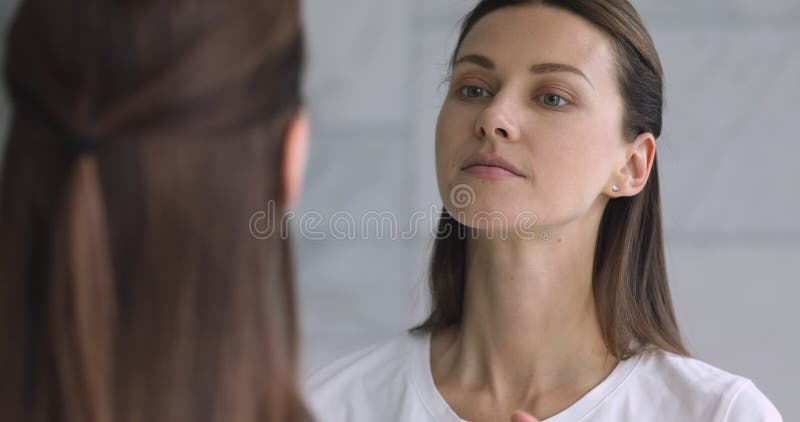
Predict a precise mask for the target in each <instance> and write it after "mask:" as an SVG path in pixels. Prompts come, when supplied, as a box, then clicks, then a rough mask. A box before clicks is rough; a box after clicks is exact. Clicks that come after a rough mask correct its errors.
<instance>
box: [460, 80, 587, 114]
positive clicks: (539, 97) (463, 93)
mask: <svg viewBox="0 0 800 422" xmlns="http://www.w3.org/2000/svg"><path fill="white" fill-rule="evenodd" d="M469 89H479V90H481V91H483V92H485V93H487V94H489V95H479V96H470V95H467V94H466V92H467V90H469ZM458 95H459V97H461V98H463V99H467V100H470V99H475V98H483V97H487V96H491V95H492V94H491V93H490V92H489V91H488V90H487V89H484V88H481V87H479V86H476V85H464V86H462V87H461V88H459V89H458ZM547 96H553V97H558V98H559V99H560V100H562V101H563V103H564V104H560V105H557V106H553V105H549V104H545V103H544V101H542V99H543V98H544V97H547ZM536 99H537V100H539V103H540V104H542V105H544V106H545V107H548V108H551V109H556V108H561V107H565V106H568V105H572V101H570V100H568V99H567V98H565V97H564V96H563V95H559V94H555V93H552V92H548V93H545V94H542V95H537V96H536Z"/></svg>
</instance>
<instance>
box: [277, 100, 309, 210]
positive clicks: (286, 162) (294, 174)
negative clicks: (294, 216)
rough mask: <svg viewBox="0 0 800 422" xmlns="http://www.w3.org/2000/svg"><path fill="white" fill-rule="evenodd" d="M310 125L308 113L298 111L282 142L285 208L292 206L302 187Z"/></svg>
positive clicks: (303, 110)
mask: <svg viewBox="0 0 800 422" xmlns="http://www.w3.org/2000/svg"><path fill="white" fill-rule="evenodd" d="M309 127H310V124H309V121H308V113H307V112H306V110H305V109H302V110H300V111H299V112H298V113H297V115H295V116H294V117H293V118H292V121H291V122H290V123H289V128H288V130H287V131H286V139H284V140H283V142H284V146H283V169H282V171H283V183H284V185H283V192H284V198H283V201H284V204H285V206H286V208H291V207H292V206H294V204H295V202H296V201H297V198H298V197H299V195H300V188H301V187H302V185H303V174H304V173H305V169H306V160H307V159H308V144H309V133H310V128H309Z"/></svg>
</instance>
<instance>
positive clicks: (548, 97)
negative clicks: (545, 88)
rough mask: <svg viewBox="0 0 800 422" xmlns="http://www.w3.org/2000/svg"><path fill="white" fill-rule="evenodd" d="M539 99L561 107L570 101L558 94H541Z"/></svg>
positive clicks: (548, 104)
mask: <svg viewBox="0 0 800 422" xmlns="http://www.w3.org/2000/svg"><path fill="white" fill-rule="evenodd" d="M539 101H541V102H542V103H543V104H544V105H546V106H550V107H561V106H565V105H567V104H569V101H567V100H565V99H564V97H562V96H560V95H556V94H544V95H540V96H539Z"/></svg>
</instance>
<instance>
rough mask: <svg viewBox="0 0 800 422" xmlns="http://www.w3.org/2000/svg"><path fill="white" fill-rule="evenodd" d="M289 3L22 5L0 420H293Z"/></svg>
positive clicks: (3, 289) (7, 208)
mask: <svg viewBox="0 0 800 422" xmlns="http://www.w3.org/2000/svg"><path fill="white" fill-rule="evenodd" d="M299 19H300V18H299V5H298V4H297V2H296V1H295V0H260V1H259V0H231V1H225V2H220V1H217V0H167V1H165V0H158V1H156V0H137V1H135V2H134V1H129V0H117V1H102V0H65V1H61V2H56V3H54V2H47V1H43V0H25V1H24V2H23V4H22V5H21V7H20V9H19V10H18V13H17V15H16V18H15V20H14V22H13V24H12V28H11V31H10V33H9V36H8V40H7V58H6V68H5V76H6V82H7V84H8V87H9V90H10V93H11V103H12V107H13V116H12V127H11V132H10V135H9V138H8V143H7V150H6V154H5V162H4V165H3V173H2V180H0V182H1V184H0V280H2V281H1V282H0V372H1V373H3V377H4V382H3V386H2V387H0V388H1V390H0V419H1V420H8V421H12V420H14V421H23V420H24V421H71V422H78V421H80V422H96V421H111V420H113V421H120V422H123V421H142V420H149V421H162V420H164V421H165V420H169V421H192V422H197V421H223V420H224V421H231V422H239V421H242V422H244V421H248V422H250V421H282V422H283V421H295V420H305V419H307V416H306V413H305V410H304V408H303V406H302V404H301V400H300V398H299V396H298V392H297V388H296V385H295V384H296V381H295V378H296V362H295V360H296V357H295V351H296V350H295V344H296V322H295V310H294V293H293V288H292V286H293V282H292V270H291V265H290V262H291V259H290V258H291V257H290V253H289V245H288V241H287V239H286V238H285V237H284V236H277V235H276V236H270V237H269V238H267V239H257V238H256V237H254V236H253V235H252V234H251V231H250V227H249V222H250V216H251V215H252V214H253V213H254V212H255V211H258V210H263V209H264V208H265V207H267V206H268V204H277V206H275V207H273V208H271V210H272V211H273V212H272V213H271V214H270V215H269V216H268V217H269V220H268V222H267V224H272V225H273V227H274V226H275V225H277V224H278V222H279V221H280V217H281V215H280V212H281V211H282V209H283V205H282V202H281V198H283V197H284V192H283V186H284V181H283V180H282V171H281V166H282V156H283V148H284V143H283V139H284V135H285V132H286V131H287V127H288V125H289V123H290V121H291V119H292V118H293V117H294V116H295V115H296V113H297V111H298V108H299V106H300V102H301V99H300V76H301V75H300V73H301V68H302V61H303V60H302V56H303V51H302V50H303V48H302V36H301V32H300V24H299Z"/></svg>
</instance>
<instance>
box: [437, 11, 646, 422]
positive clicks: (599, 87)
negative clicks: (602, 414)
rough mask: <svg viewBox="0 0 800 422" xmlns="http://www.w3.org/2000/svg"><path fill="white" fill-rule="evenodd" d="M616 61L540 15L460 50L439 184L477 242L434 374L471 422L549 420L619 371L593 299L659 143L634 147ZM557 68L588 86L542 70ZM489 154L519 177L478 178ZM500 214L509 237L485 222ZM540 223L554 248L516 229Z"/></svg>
mask: <svg viewBox="0 0 800 422" xmlns="http://www.w3.org/2000/svg"><path fill="white" fill-rule="evenodd" d="M614 54H615V53H614V50H613V48H612V44H611V41H610V40H609V39H608V37H607V36H606V35H605V34H604V33H603V32H602V31H601V30H599V29H597V28H595V27H594V26H592V24H590V23H589V22H587V21H585V20H584V19H582V18H581V17H579V16H576V15H573V14H571V13H569V12H566V11H563V10H560V9H555V8H552V7H549V6H536V5H524V6H514V7H507V8H503V9H500V10H498V11H495V12H492V13H491V14H489V15H488V16H486V17H484V18H483V19H481V20H480V21H479V22H478V23H477V24H476V26H475V27H474V28H473V29H472V31H470V33H469V34H468V35H467V37H466V38H465V40H464V43H463V44H462V46H461V48H460V50H459V58H458V59H457V64H456V65H455V67H454V69H453V75H452V79H451V83H450V90H449V93H448V95H447V98H446V100H445V102H444V104H443V106H442V110H441V112H440V115H439V121H438V124H437V130H436V165H437V177H438V181H439V189H440V192H442V198H443V200H444V202H445V206H446V207H447V209H448V210H450V211H451V213H452V214H453V215H454V217H455V218H457V219H458V220H459V221H460V222H461V223H462V224H465V225H467V226H469V227H471V228H472V230H473V231H474V233H476V234H477V238H476V239H473V238H470V239H469V240H468V243H467V272H466V293H465V302H464V317H463V321H462V323H461V324H460V325H459V326H457V327H454V328H452V329H450V330H447V331H441V332H436V333H434V334H433V336H432V339H431V362H430V363H431V370H432V373H433V377H434V381H435V384H436V386H437V388H438V390H439V392H440V393H441V394H442V396H443V397H444V399H445V401H447V403H448V404H449V405H450V407H451V408H452V409H453V410H454V411H455V412H456V413H457V414H458V415H459V416H460V417H461V418H462V419H466V420H469V421H472V422H482V421H487V422H488V421H492V422H496V421H498V420H513V421H516V422H530V421H532V420H533V421H535V420H536V419H535V418H534V415H535V417H538V418H539V419H542V420H544V419H546V418H548V417H551V416H553V415H556V414H558V413H559V412H561V411H563V410H564V409H566V408H568V407H569V406H571V405H572V404H574V403H575V402H576V401H577V400H579V399H580V398H581V397H582V396H584V395H585V394H586V393H587V392H589V391H590V390H591V389H593V388H594V387H596V386H597V385H598V384H600V383H601V382H602V381H603V380H604V379H605V378H606V377H607V376H608V374H610V373H611V371H612V370H613V369H614V368H615V367H616V365H617V363H618V361H617V359H616V358H614V357H613V356H612V355H611V354H610V353H609V352H608V350H607V348H606V346H605V344H604V342H603V337H602V335H601V332H600V326H599V323H598V319H597V314H596V311H595V307H594V300H593V296H592V265H593V258H594V251H595V243H596V236H597V229H598V227H599V224H600V218H601V216H602V212H603V210H604V208H605V205H606V204H607V203H608V200H609V199H610V198H611V197H617V196H633V195H636V194H637V193H639V192H640V191H641V190H642V189H643V188H644V186H645V184H646V182H647V178H648V176H649V174H650V170H651V169H652V163H653V159H654V157H655V150H656V141H655V138H654V137H653V135H652V134H650V133H644V134H641V135H639V136H638V137H637V138H636V139H635V140H634V141H633V142H630V140H626V139H625V138H624V136H623V130H622V121H623V102H622V97H621V95H620V93H619V88H618V83H617V79H616V78H617V76H616V67H615V66H616V64H615V63H616V62H615V55H614ZM465 57H468V58H467V59H464V60H461V59H463V58H465ZM470 57H471V58H470ZM476 57H477V59H476ZM484 59H487V60H484ZM543 63H558V64H566V65H569V66H570V67H573V68H575V69H577V70H579V71H580V72H581V73H582V74H583V76H581V75H579V74H577V73H575V72H571V71H566V70H563V69H564V67H563V66H561V67H559V66H555V67H554V66H550V65H547V66H535V65H541V64H543ZM554 69H555V70H554ZM480 152H483V153H488V154H493V155H495V156H500V157H502V158H503V159H505V160H506V161H507V162H510V163H511V164H512V165H513V166H514V167H515V169H516V170H517V173H518V174H505V173H503V172H502V170H498V169H496V168H490V167H491V166H489V167H485V166H479V167H477V168H473V169H472V170H468V169H465V168H464V167H465V163H466V162H467V161H469V159H470V157H474V156H475V154H476V153H480ZM461 185H468V186H469V187H470V189H472V191H473V192H474V200H473V201H471V202H470V203H469V204H467V205H464V204H454V203H453V202H452V198H451V195H450V192H451V191H452V190H453V189H454V188H455V187H457V186H461ZM614 185H618V186H619V189H618V190H613V189H612V186H614ZM486 211H491V212H499V213H501V214H502V215H503V216H505V221H506V222H507V223H508V224H509V225H508V226H504V227H498V226H497V224H499V223H495V222H492V223H487V224H478V223H475V219H474V217H475V216H476V215H478V214H479V213H480V212H486ZM531 211H532V212H533V213H535V215H536V217H537V219H536V223H535V228H536V229H537V230H538V233H539V234H541V233H542V231H543V230H547V232H548V233H549V234H550V235H551V237H550V238H549V239H547V240H544V239H543V238H542V237H541V236H540V237H538V238H536V239H530V238H529V237H524V236H520V235H518V234H519V229H520V228H528V226H523V225H518V224H517V223H516V222H517V218H516V217H518V216H519V215H521V213H524V212H531ZM500 229H506V230H505V232H508V234H509V236H508V238H506V239H503V238H501V237H500V236H498V233H499V232H498V231H496V230H500ZM493 231H494V232H493ZM492 233H494V235H492ZM526 233H528V232H526ZM517 410H523V411H525V412H527V414H526V413H515V412H516V411H517ZM512 418H513V419H512Z"/></svg>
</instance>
